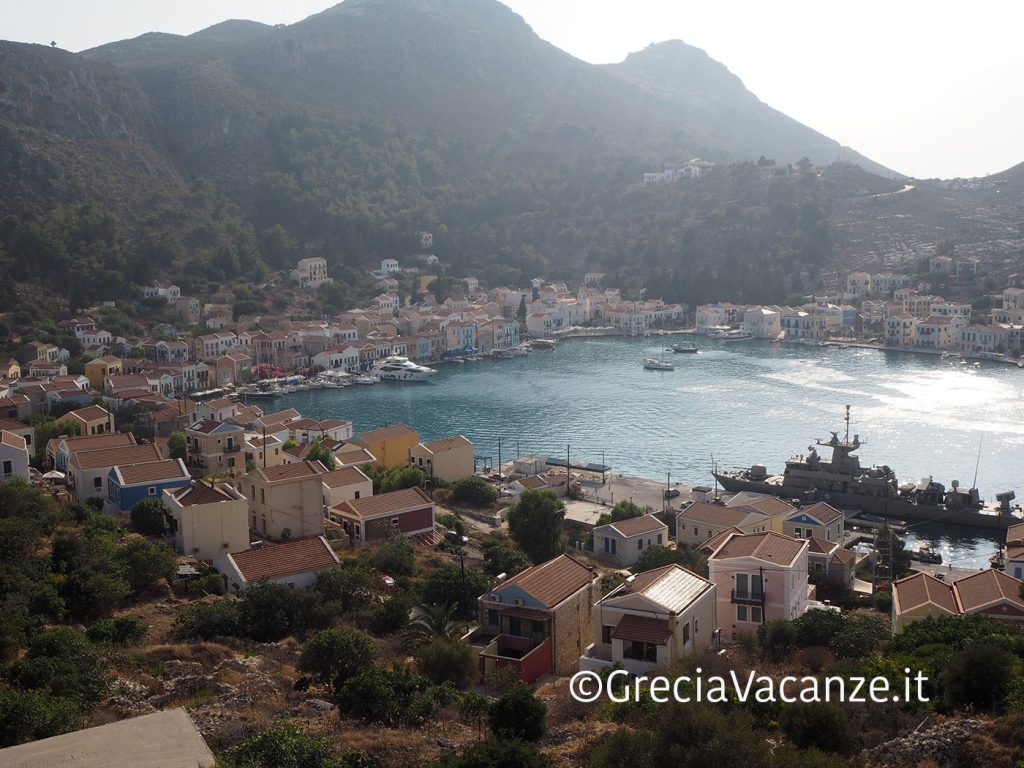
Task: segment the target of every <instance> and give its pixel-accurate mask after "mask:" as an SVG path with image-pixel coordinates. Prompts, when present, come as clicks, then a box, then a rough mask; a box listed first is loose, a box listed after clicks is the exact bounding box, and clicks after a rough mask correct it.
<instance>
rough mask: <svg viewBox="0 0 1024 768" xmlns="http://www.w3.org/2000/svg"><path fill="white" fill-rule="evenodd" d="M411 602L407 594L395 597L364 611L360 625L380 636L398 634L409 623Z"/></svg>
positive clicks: (360, 616)
mask: <svg viewBox="0 0 1024 768" xmlns="http://www.w3.org/2000/svg"><path fill="white" fill-rule="evenodd" d="M409 602H410V601H409V598H408V597H407V596H406V595H405V594H399V595H393V596H392V597H391V599H390V600H384V601H383V602H380V603H377V604H376V605H374V606H373V607H372V608H370V609H369V610H365V611H363V612H362V613H361V614H360V615H359V625H360V626H361V627H363V628H364V629H366V630H368V631H370V632H372V633H373V634H375V635H378V636H379V635H390V634H391V633H393V632H397V631H398V630H400V629H402V628H403V627H404V626H405V625H406V622H408V621H409V608H410V604H409Z"/></svg>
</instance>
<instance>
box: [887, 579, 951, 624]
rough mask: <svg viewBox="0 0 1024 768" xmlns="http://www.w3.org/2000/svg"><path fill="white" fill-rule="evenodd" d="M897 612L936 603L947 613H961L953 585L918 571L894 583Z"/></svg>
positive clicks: (893, 591)
mask: <svg viewBox="0 0 1024 768" xmlns="http://www.w3.org/2000/svg"><path fill="white" fill-rule="evenodd" d="M892 593H893V600H894V601H895V605H896V612H897V613H904V612H906V611H909V610H911V609H913V608H918V607H920V606H922V605H929V604H930V605H935V606H937V607H939V608H942V609H943V610H945V611H946V612H947V613H951V614H954V615H956V614H959V613H960V606H959V605H958V604H957V600H956V595H955V594H954V592H953V586H952V585H951V584H947V583H946V582H944V581H939V580H938V579H936V578H935V577H934V576H929V575H928V574H926V573H916V574H914V575H913V576H908V577H907V578H905V579H900V580H899V581H897V582H896V583H894V584H893V585H892Z"/></svg>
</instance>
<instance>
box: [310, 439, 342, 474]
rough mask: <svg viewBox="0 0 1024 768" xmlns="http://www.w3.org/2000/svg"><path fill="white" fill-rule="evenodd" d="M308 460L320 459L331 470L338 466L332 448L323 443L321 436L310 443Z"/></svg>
mask: <svg viewBox="0 0 1024 768" xmlns="http://www.w3.org/2000/svg"><path fill="white" fill-rule="evenodd" d="M306 461H319V462H320V463H321V464H323V465H324V466H325V467H327V469H329V470H333V469H334V468H335V467H336V466H337V462H335V460H334V454H333V453H332V452H331V449H330V448H328V447H327V446H325V445H323V441H322V439H321V438H319V437H318V438H316V439H315V440H313V442H312V443H311V444H310V449H309V453H307V454H306Z"/></svg>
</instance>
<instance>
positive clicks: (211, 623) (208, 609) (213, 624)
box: [172, 597, 242, 640]
mask: <svg viewBox="0 0 1024 768" xmlns="http://www.w3.org/2000/svg"><path fill="white" fill-rule="evenodd" d="M172 631H173V633H174V636H175V637H177V638H179V639H181V640H213V639H215V638H218V637H237V636H239V635H241V633H242V604H241V601H239V600H237V599H236V598H234V597H222V598H220V599H218V600H213V601H210V602H199V603H192V604H191V605H184V606H182V607H181V608H179V609H178V612H177V615H176V616H175V619H174V625H173V628H172Z"/></svg>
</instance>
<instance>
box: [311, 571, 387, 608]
mask: <svg viewBox="0 0 1024 768" xmlns="http://www.w3.org/2000/svg"><path fill="white" fill-rule="evenodd" d="M313 589H315V590H316V591H317V592H318V593H319V594H320V597H321V599H323V600H324V601H325V602H328V603H337V604H338V605H339V606H340V608H341V610H342V611H343V612H345V613H348V612H350V611H356V610H359V609H362V608H368V607H369V606H370V603H371V602H372V601H373V596H374V595H375V594H376V591H377V577H376V576H375V575H374V574H373V572H372V571H370V569H369V568H367V567H366V566H365V565H364V564H363V563H361V562H359V561H358V560H351V559H349V560H343V561H342V563H341V565H339V566H338V567H337V568H332V569H331V570H329V571H321V572H320V573H319V574H317V577H316V584H315V585H314V587H313Z"/></svg>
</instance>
